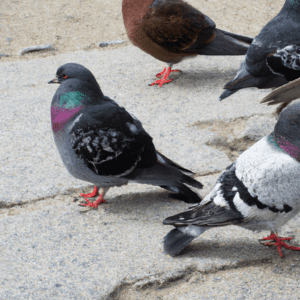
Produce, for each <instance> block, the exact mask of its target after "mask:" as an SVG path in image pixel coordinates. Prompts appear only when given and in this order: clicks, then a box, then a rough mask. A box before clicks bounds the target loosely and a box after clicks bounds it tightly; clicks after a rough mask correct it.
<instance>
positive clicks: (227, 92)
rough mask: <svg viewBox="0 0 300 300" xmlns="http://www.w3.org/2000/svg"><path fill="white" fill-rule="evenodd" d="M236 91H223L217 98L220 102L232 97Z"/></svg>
mask: <svg viewBox="0 0 300 300" xmlns="http://www.w3.org/2000/svg"><path fill="white" fill-rule="evenodd" d="M237 91H238V90H225V91H224V92H223V93H222V94H221V95H220V97H219V100H220V101H222V100H223V99H225V98H227V97H229V96H231V95H233V94H234V93H236V92H237Z"/></svg>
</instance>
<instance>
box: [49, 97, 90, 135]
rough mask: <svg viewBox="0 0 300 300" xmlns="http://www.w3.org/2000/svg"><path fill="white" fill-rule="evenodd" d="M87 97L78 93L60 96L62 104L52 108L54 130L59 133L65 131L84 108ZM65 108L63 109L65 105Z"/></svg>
mask: <svg viewBox="0 0 300 300" xmlns="http://www.w3.org/2000/svg"><path fill="white" fill-rule="evenodd" d="M85 98H86V96H85V95H84V94H82V93H80V92H78V91H76V92H69V93H66V94H63V95H61V96H60V103H59V105H57V106H52V107H51V121H52V130H53V132H54V133H56V134H57V133H58V132H60V131H62V130H63V128H64V126H65V124H66V123H67V122H68V121H69V120H71V119H72V118H73V117H74V116H75V115H76V114H78V112H79V111H80V110H81V109H82V108H83V105H82V100H83V99H85ZM64 103H66V104H65V107H62V106H63V104H64Z"/></svg>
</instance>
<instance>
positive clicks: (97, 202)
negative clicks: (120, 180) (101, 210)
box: [79, 186, 106, 208]
mask: <svg viewBox="0 0 300 300" xmlns="http://www.w3.org/2000/svg"><path fill="white" fill-rule="evenodd" d="M103 194H104V189H103V192H102V193H101V195H100V196H99V198H98V199H97V200H96V201H95V202H90V201H89V200H88V199H87V197H89V198H91V197H95V196H97V195H98V188H97V186H95V188H94V190H93V192H92V193H89V194H80V196H82V197H84V199H85V201H86V202H87V204H84V203H80V204H79V205H80V206H89V207H92V208H97V207H98V205H99V204H101V203H106V201H105V200H104V199H103Z"/></svg>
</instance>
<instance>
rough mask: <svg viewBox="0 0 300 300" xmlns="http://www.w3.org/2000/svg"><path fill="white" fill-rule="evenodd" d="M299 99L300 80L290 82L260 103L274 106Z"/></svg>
mask: <svg viewBox="0 0 300 300" xmlns="http://www.w3.org/2000/svg"><path fill="white" fill-rule="evenodd" d="M299 97H300V79H299V78H298V79H296V80H294V81H291V82H289V83H287V84H285V85H283V86H281V87H279V88H277V89H276V90H274V91H272V93H270V94H269V95H267V96H266V97H265V98H263V99H262V100H261V101H260V103H268V105H274V104H278V103H284V102H290V101H293V100H295V99H298V98H299Z"/></svg>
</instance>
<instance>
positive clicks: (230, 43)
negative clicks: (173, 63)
mask: <svg viewBox="0 0 300 300" xmlns="http://www.w3.org/2000/svg"><path fill="white" fill-rule="evenodd" d="M248 48H249V44H248V43H245V42H243V41H241V40H237V39H235V38H233V37H231V36H229V35H225V34H223V33H222V32H221V31H220V30H219V29H216V37H215V39H214V40H213V41H211V42H210V43H209V44H206V45H203V40H202V38H201V39H199V41H198V40H197V41H196V42H195V43H194V44H193V45H192V46H191V47H189V48H188V49H186V50H184V52H189V53H195V54H201V55H245V54H246V53H247V51H248Z"/></svg>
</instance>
